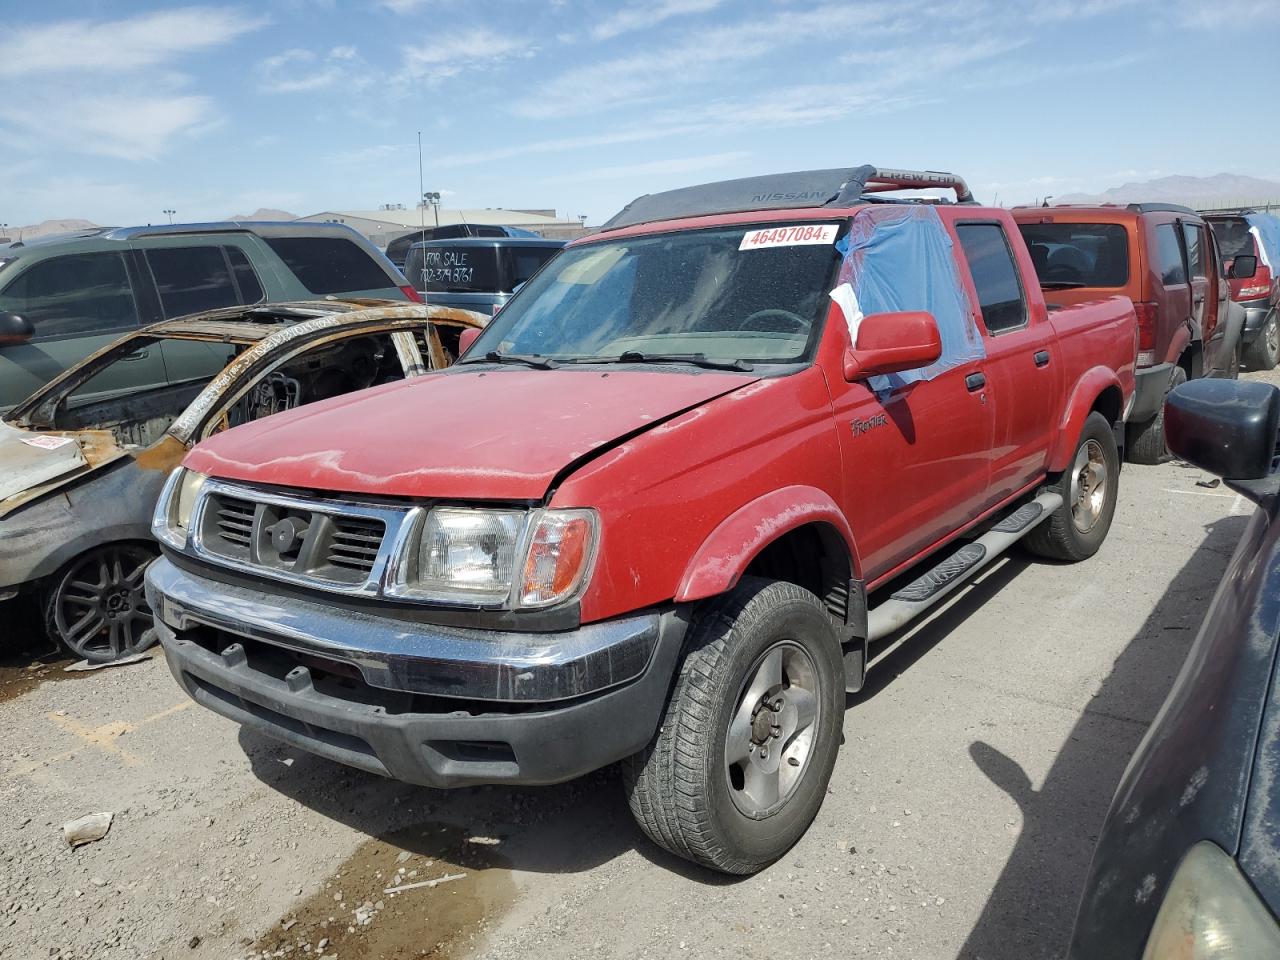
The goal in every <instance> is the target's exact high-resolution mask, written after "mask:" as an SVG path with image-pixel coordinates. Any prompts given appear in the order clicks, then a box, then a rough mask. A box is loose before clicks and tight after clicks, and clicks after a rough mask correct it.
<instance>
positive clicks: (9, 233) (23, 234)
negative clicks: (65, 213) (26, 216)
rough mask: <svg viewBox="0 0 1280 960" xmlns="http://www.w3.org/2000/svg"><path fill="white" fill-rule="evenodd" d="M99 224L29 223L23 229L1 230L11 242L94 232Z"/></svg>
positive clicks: (83, 222) (55, 221)
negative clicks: (49, 235) (88, 231)
mask: <svg viewBox="0 0 1280 960" xmlns="http://www.w3.org/2000/svg"><path fill="white" fill-rule="evenodd" d="M96 226H97V224H96V223H94V222H93V221H92V220H73V219H68V220H45V221H43V222H41V223H29V224H27V225H26V226H21V227H14V226H11V227H7V228H5V229H0V237H7V238H8V239H10V240H19V239H21V240H31V239H34V238H35V237H43V236H45V235H47V234H50V233H73V232H74V231H76V230H92V229H93V228H94V227H96Z"/></svg>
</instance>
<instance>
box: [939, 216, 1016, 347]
mask: <svg viewBox="0 0 1280 960" xmlns="http://www.w3.org/2000/svg"><path fill="white" fill-rule="evenodd" d="M956 234H957V235H958V236H959V237H960V246H961V247H962V248H963V249H964V256H965V259H966V260H967V261H969V273H970V275H971V276H972V277H973V285H974V287H976V288H977V291H978V306H979V307H980V308H981V309H982V320H983V323H985V324H986V326H987V330H988V332H990V333H992V334H997V333H1001V332H1003V331H1005V330H1013V329H1014V328H1016V327H1021V326H1023V325H1025V324H1026V322H1027V299H1026V296H1025V295H1024V294H1023V292H1022V281H1021V279H1020V278H1019V276H1018V265H1017V264H1016V263H1015V262H1014V260H1013V251H1012V250H1011V249H1010V248H1009V241H1008V238H1007V237H1005V235H1004V229H1003V228H1002V227H1001V226H1000V225H999V224H997V223H961V224H957V225H956Z"/></svg>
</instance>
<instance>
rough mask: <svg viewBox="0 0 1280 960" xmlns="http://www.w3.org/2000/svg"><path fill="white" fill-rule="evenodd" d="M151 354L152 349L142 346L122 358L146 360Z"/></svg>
mask: <svg viewBox="0 0 1280 960" xmlns="http://www.w3.org/2000/svg"><path fill="white" fill-rule="evenodd" d="M149 356H151V351H150V350H148V349H147V348H146V347H140V348H139V349H137V350H135V351H133V353H126V354H125V355H124V356H123V357H121V358H120V359H121V360H145V359H147V357H149Z"/></svg>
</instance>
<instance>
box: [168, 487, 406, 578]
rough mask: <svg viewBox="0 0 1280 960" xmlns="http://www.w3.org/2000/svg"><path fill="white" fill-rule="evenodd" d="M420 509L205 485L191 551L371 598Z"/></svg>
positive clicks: (232, 564)
mask: <svg viewBox="0 0 1280 960" xmlns="http://www.w3.org/2000/svg"><path fill="white" fill-rule="evenodd" d="M418 513H419V508H403V507H384V506H380V505H374V504H366V503H348V502H346V501H342V500H329V499H322V498H304V497H295V496H289V495H286V494H276V493H267V492H260V491H256V490H248V489H245V488H243V487H239V486H237V485H235V484H230V483H226V482H225V481H218V480H211V481H209V482H208V483H206V484H205V486H204V488H203V490H202V491H201V494H200V500H199V501H198V503H197V505H196V509H195V513H194V515H193V521H192V526H193V532H194V533H195V536H194V537H193V538H192V548H193V550H194V552H195V553H196V554H197V555H198V556H201V557H204V558H205V559H207V560H209V561H211V562H214V563H218V564H221V565H223V566H228V567H234V568H236V569H240V570H249V571H254V572H259V573H262V574H263V575H265V576H268V577H271V578H273V579H277V580H285V581H289V582H294V583H300V584H304V585H308V586H313V587H317V588H320V589H325V590H332V591H335V592H340V593H366V594H376V593H377V592H378V591H379V589H380V587H381V584H382V579H383V576H384V575H385V573H386V571H387V567H388V564H389V562H390V559H391V557H392V556H394V555H396V553H397V551H398V549H399V545H400V543H401V541H402V539H403V538H404V537H405V536H407V535H408V532H409V530H410V529H411V528H412V527H413V523H412V522H411V521H412V519H413V518H414V517H416V516H417V515H418Z"/></svg>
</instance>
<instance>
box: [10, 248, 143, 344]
mask: <svg viewBox="0 0 1280 960" xmlns="http://www.w3.org/2000/svg"><path fill="white" fill-rule="evenodd" d="M14 269H17V268H16V267H15V268H14ZM6 279H7V271H6ZM0 310H9V311H12V312H13V313H17V314H20V315H21V316H23V317H25V318H26V319H27V320H28V321H30V322H31V325H32V326H33V327H34V328H35V337H34V339H35V340H36V341H37V342H39V341H42V340H50V339H58V338H61V337H77V336H88V335H92V334H102V333H110V332H113V331H116V330H127V329H130V328H131V327H136V326H137V325H138V311H137V308H136V307H135V306H134V302H133V288H132V287H131V286H130V284H129V275H128V272H127V271H126V270H125V265H124V255H123V254H120V253H116V252H110V253H78V254H71V255H68V256H64V257H52V258H50V259H48V260H42V261H40V262H38V263H36V264H34V265H32V266H31V267H29V268H28V269H26V270H23V271H21V272H20V273H18V274H17V276H15V277H14V279H13V281H12V282H11V283H9V285H8V286H6V287H5V288H4V291H3V293H0Z"/></svg>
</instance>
